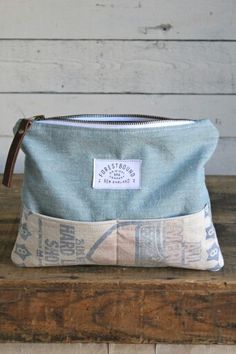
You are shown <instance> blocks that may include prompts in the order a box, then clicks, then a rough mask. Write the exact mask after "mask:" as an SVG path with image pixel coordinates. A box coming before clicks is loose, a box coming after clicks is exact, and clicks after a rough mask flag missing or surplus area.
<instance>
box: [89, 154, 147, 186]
mask: <svg viewBox="0 0 236 354" xmlns="http://www.w3.org/2000/svg"><path fill="white" fill-rule="evenodd" d="M141 164H142V160H136V159H135V160H107V159H94V165H93V188H95V189H140V188H141V173H140V172H141Z"/></svg>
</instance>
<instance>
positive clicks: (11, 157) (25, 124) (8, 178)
mask: <svg viewBox="0 0 236 354" xmlns="http://www.w3.org/2000/svg"><path fill="white" fill-rule="evenodd" d="M41 119H45V118H44V116H34V117H31V118H27V119H26V118H24V119H22V120H21V121H20V124H19V127H18V129H17V131H16V133H15V136H14V138H13V140H12V143H11V146H10V148H9V152H8V156H7V161H6V165H5V170H4V173H3V179H2V184H3V185H4V186H6V187H9V188H10V187H11V184H12V176H13V171H14V167H15V163H16V159H17V156H18V153H19V150H20V147H21V144H22V141H23V138H24V136H25V134H26V133H27V131H28V130H29V128H30V127H31V125H32V122H33V121H34V120H41Z"/></svg>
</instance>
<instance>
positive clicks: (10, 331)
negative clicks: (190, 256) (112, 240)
mask: <svg viewBox="0 0 236 354" xmlns="http://www.w3.org/2000/svg"><path fill="white" fill-rule="evenodd" d="M21 184H22V176H20V175H16V176H15V178H14V183H13V188H12V189H7V188H5V187H3V186H1V189H0V210H1V214H0V256H1V257H0V314H1V316H0V340H1V341H7V340H17V341H23V342H32V341H36V342H62V341H63V342H73V341H81V342H83V341H84V342H113V343H135V344H138V343H160V342H167V343H192V344H193V343H197V344H200V343H224V344H232V343H235V342H236V278H235V273H236V260H235V249H236V238H235V236H236V235H235V233H236V232H235V230H236V228H235V226H236V217H235V215H236V214H235V211H236V207H235V196H236V178H235V177H229V176H228V177H214V176H211V177H208V178H207V184H208V186H209V190H210V194H211V198H212V205H213V215H214V221H215V225H216V229H217V232H218V237H219V242H220V245H221V247H222V252H223V255H224V258H225V267H224V268H223V270H221V271H220V272H216V273H214V272H207V271H192V270H184V269H174V268H163V269H158V268H135V267H134V268H129V267H111V266H100V267H98V266H73V267H50V268H29V269H25V268H17V267H16V266H15V265H14V264H13V263H12V262H11V260H10V252H11V249H12V247H13V243H14V241H15V238H16V233H17V227H18V222H19V210H20V190H21Z"/></svg>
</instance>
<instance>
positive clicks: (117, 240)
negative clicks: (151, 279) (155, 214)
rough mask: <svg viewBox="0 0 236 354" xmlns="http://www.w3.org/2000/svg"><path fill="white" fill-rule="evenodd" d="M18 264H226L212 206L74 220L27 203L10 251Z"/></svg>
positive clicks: (215, 267) (215, 266)
mask: <svg viewBox="0 0 236 354" xmlns="http://www.w3.org/2000/svg"><path fill="white" fill-rule="evenodd" d="M11 259H12V261H13V262H14V263H15V264H16V265H18V266H25V267H40V266H62V265H87V264H93V265H118V266H137V267H166V266H171V267H181V268H191V269H207V270H213V271H217V270H219V269H221V268H222V267H223V265H224V261H223V257H222V254H221V251H220V247H219V244H218V240H217V236H216V232H215V228H214V225H213V223H212V219H211V213H210V210H209V206H208V205H207V204H206V206H205V207H204V208H203V209H202V210H201V211H199V212H197V213H193V214H189V215H184V216H177V217H172V218H161V219H143V220H107V221H96V222H86V221H74V220H67V219H61V218H54V217H50V216H47V215H43V214H39V213H34V212H32V211H31V210H29V209H28V208H27V207H26V206H24V205H23V209H22V214H21V220H20V225H19V230H18V235H17V239H16V242H15V245H14V248H13V250H12V254H11Z"/></svg>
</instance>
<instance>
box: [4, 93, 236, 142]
mask: <svg viewBox="0 0 236 354" xmlns="http://www.w3.org/2000/svg"><path fill="white" fill-rule="evenodd" d="M0 106H1V117H2V121H1V126H0V135H12V127H13V125H14V124H15V122H16V120H17V119H18V118H20V117H31V116H33V115H36V114H45V116H46V117H50V116H55V115H68V114H76V113H140V114H153V115H160V116H166V117H172V118H188V119H189V118H190V119H201V118H210V119H211V120H212V122H213V123H214V124H215V125H216V127H217V128H218V130H219V132H220V135H221V137H236V124H235V116H236V100H235V97H234V96H233V95H229V96H227V95H216V96H214V95H213V96H208V95H145V94H144V95H139V94H129V95H125V94H124V95H119V94H117V95H116V94H114V95H106V94H99V95H96V94H95V95H93V94H88V95H86V94H83V95H73V94H72V95H70V94H63V93H62V94H60V95H58V94H30V95H27V94H15V95H14V94H0Z"/></svg>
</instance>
